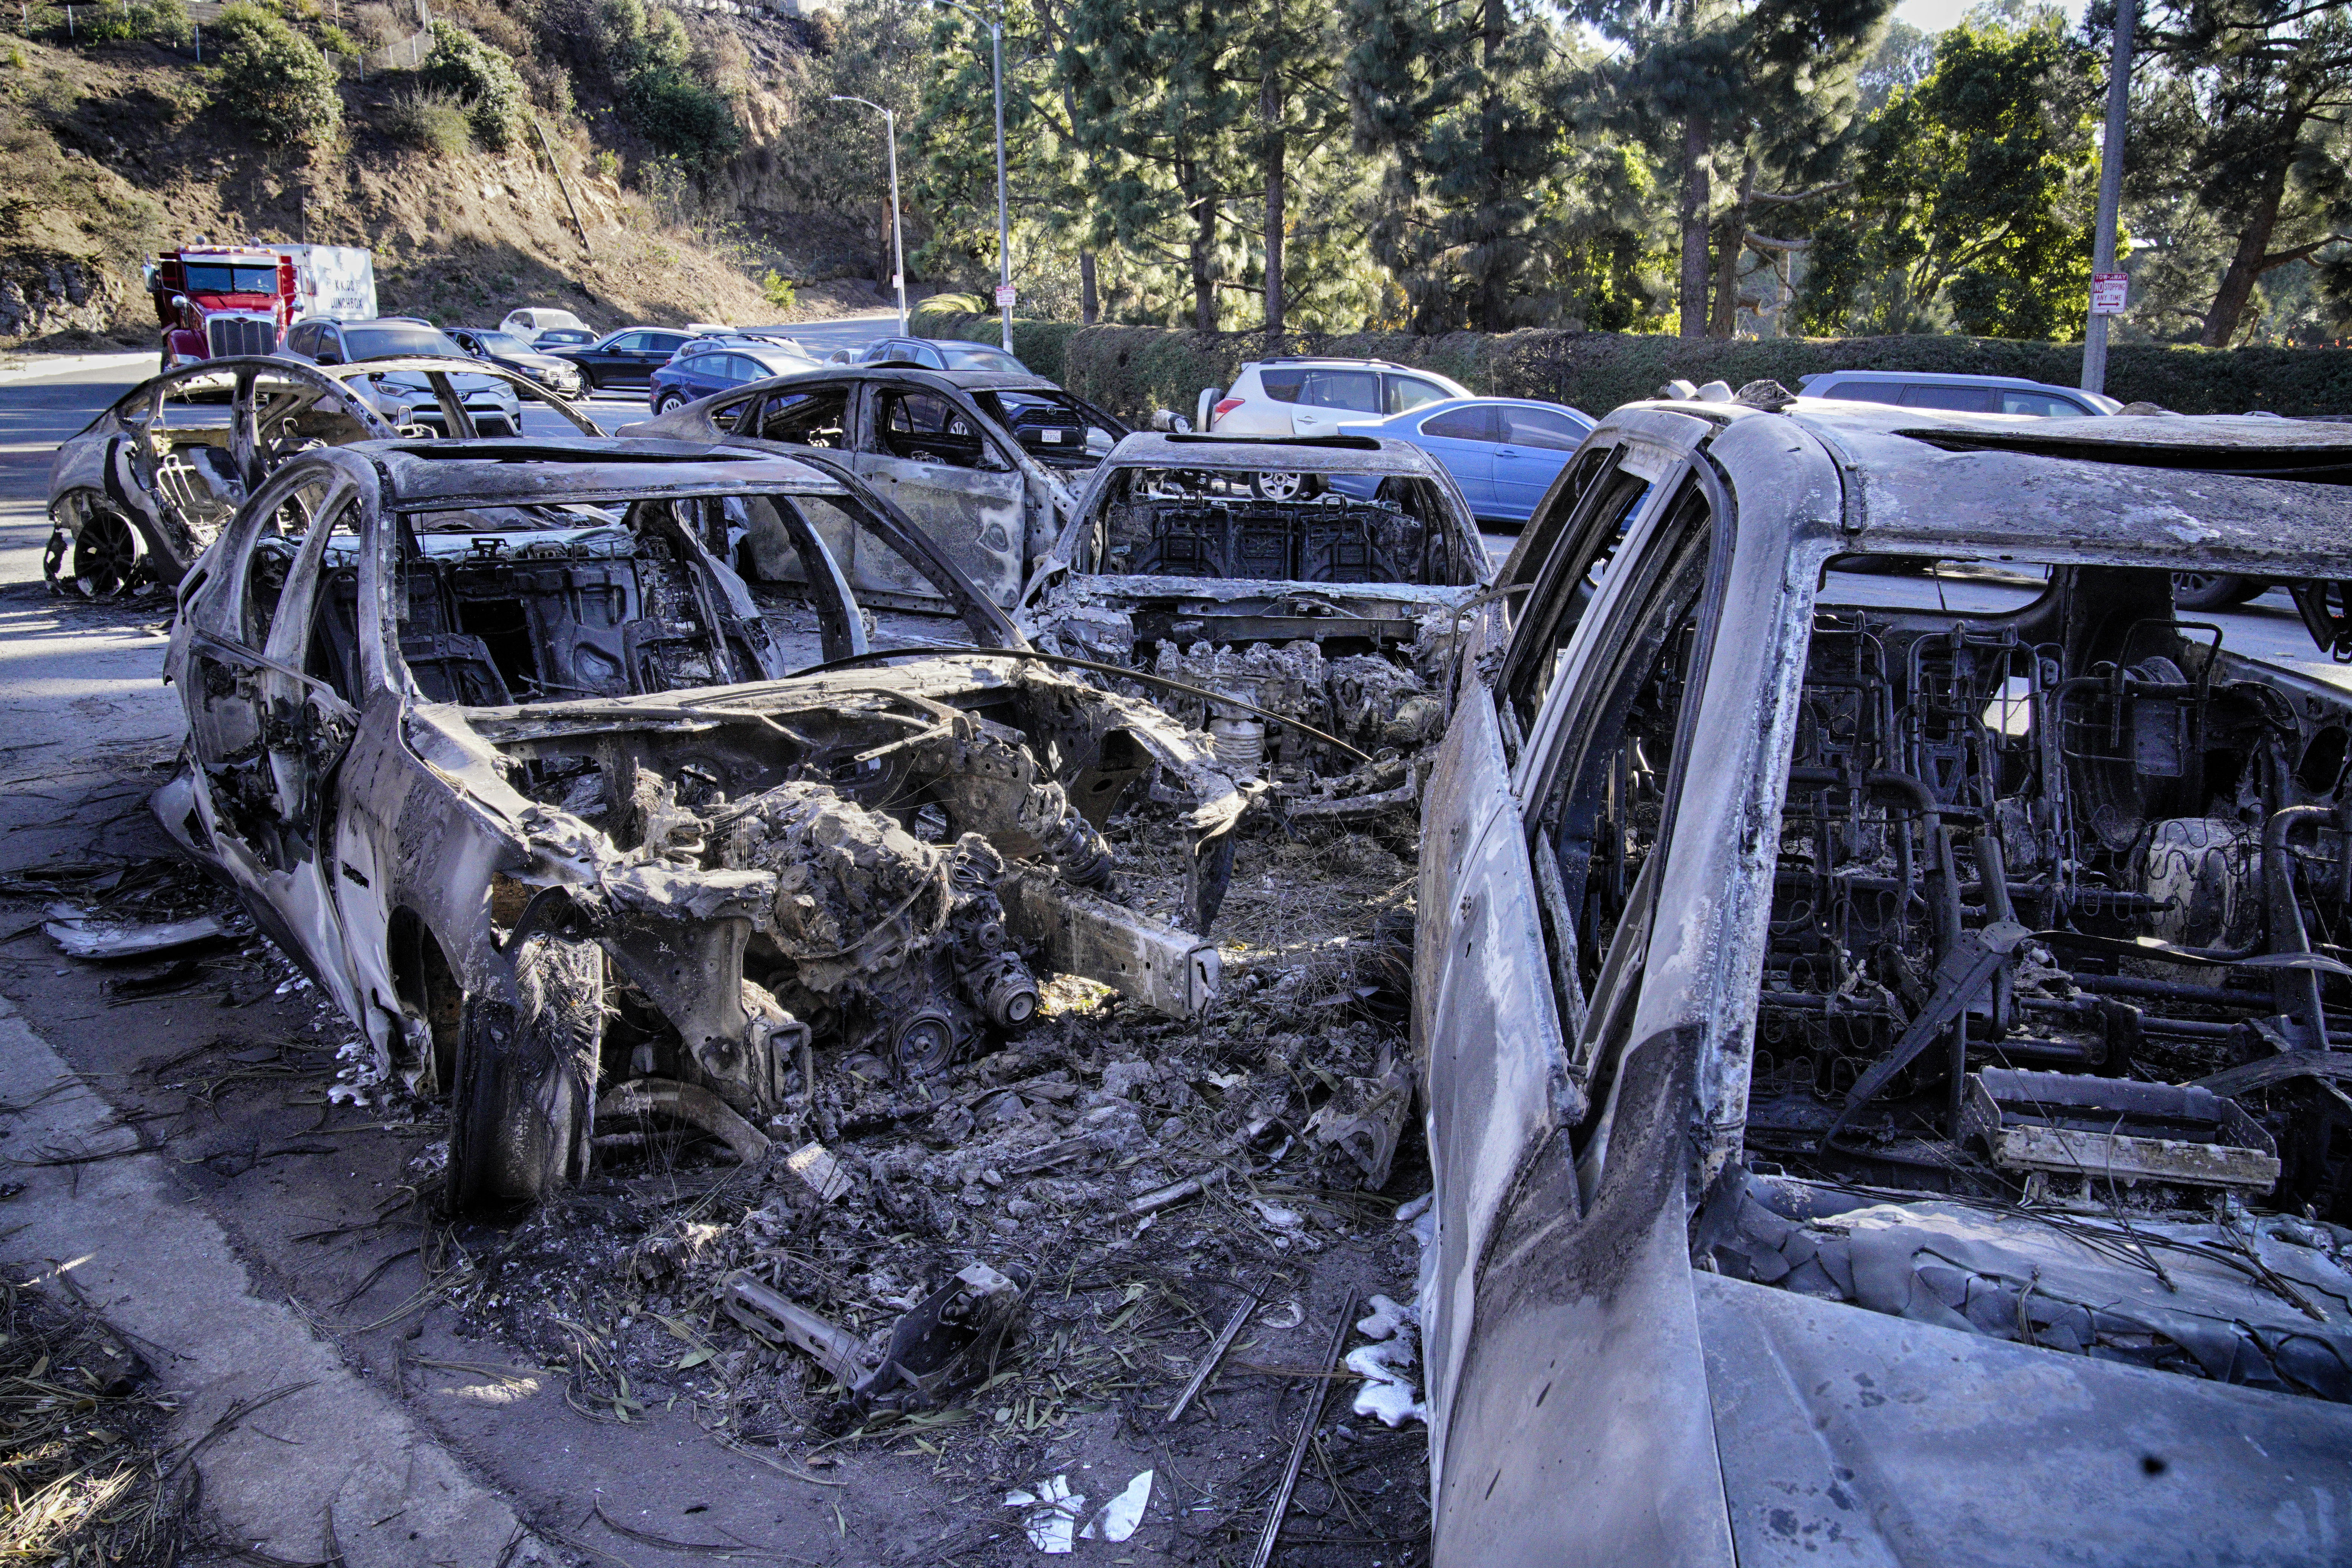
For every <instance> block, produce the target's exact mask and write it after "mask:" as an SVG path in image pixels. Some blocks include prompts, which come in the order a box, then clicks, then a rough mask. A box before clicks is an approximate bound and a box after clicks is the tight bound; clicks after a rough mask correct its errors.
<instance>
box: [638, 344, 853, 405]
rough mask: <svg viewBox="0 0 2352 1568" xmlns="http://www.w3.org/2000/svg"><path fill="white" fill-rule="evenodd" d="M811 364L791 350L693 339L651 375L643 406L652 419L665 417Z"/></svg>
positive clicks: (792, 372) (810, 360) (797, 370)
mask: <svg viewBox="0 0 2352 1568" xmlns="http://www.w3.org/2000/svg"><path fill="white" fill-rule="evenodd" d="M815 363H816V362H815V361H814V360H813V359H811V358H810V357H809V356H808V355H806V354H804V353H800V352H799V351H798V350H796V349H784V348H779V347H777V346H776V345H775V344H773V343H768V342H760V341H759V340H757V339H751V340H733V339H726V338H698V339H696V340H695V341H694V342H690V343H688V344H687V345H686V346H685V347H684V348H682V349H680V350H678V351H677V358H676V359H673V360H671V361H670V362H669V363H667V364H666V365H663V366H662V367H661V368H660V369H659V370H656V371H655V372H654V379H653V384H652V385H651V386H650V387H648V388H647V389H646V405H647V406H648V407H650V408H651V409H652V410H653V411H654V412H655V413H656V414H657V415H658V414H667V413H668V412H669V411H670V410H671V409H673V408H678V407H682V406H684V405H687V404H688V403H691V402H693V401H694V400H695V399H696V398H698V397H709V396H711V395H713V394H716V393H721V392H726V391H729V390H730V389H731V388H734V387H738V386H744V385H748V384H750V383H751V382H755V381H771V380H773V379H774V378H775V377H777V376H780V375H792V374H796V373H798V372H800V371H804V370H807V369H809V368H811V367H812V366H814V364H815Z"/></svg>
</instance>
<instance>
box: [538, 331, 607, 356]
mask: <svg viewBox="0 0 2352 1568" xmlns="http://www.w3.org/2000/svg"><path fill="white" fill-rule="evenodd" d="M595 341H596V334H595V333H593V332H592V331H589V330H588V329H587V328H585V327H550V328H548V329H547V331H543V332H541V333H539V334H538V335H537V336H535V337H533V338H532V339H531V340H530V346H531V347H532V348H534V349H537V350H539V351H540V352H541V353H553V352H554V351H556V350H557V349H568V348H576V347H579V346H581V345H583V344H585V343H593V342H595Z"/></svg>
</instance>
